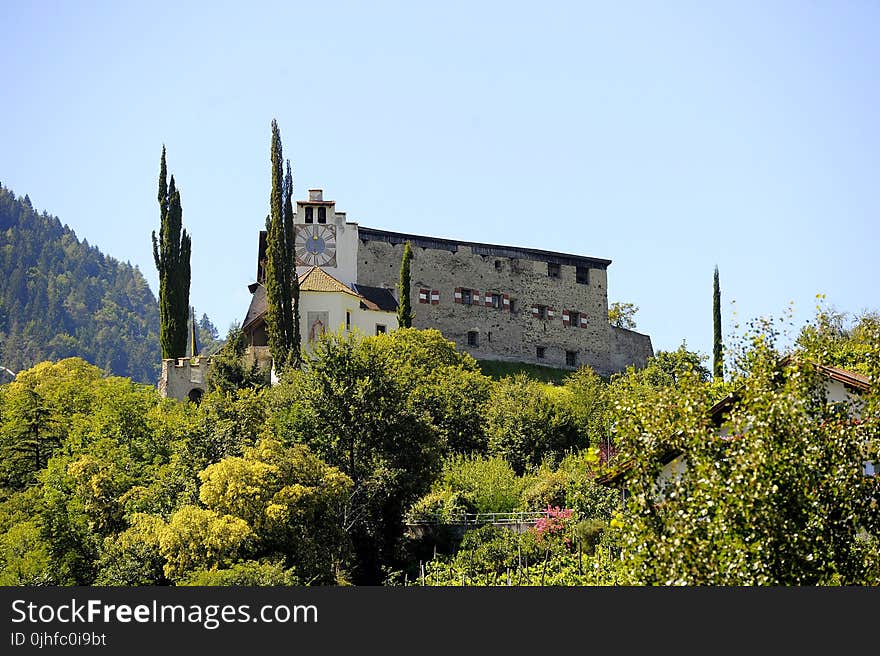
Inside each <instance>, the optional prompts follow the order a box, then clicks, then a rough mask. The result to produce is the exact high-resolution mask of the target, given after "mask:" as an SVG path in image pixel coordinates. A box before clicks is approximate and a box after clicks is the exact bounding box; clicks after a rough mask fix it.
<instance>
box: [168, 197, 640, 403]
mask: <svg viewBox="0 0 880 656" xmlns="http://www.w3.org/2000/svg"><path fill="white" fill-rule="evenodd" d="M294 223H295V226H294V230H295V242H296V265H297V275H298V276H299V279H300V326H301V330H302V335H301V337H302V343H303V345H304V347H305V348H307V349H308V348H309V344H310V343H311V342H312V341H313V340H314V339H316V338H317V337H318V336H319V335H320V334H321V333H323V332H326V331H328V330H329V331H335V330H337V329H340V328H341V329H343V330H345V331H351V330H357V331H358V332H360V333H361V334H367V335H370V334H377V333H380V332H385V331H388V330H394V329H395V328H397V315H396V309H397V304H398V301H399V298H398V296H397V294H398V291H397V283H398V279H399V274H400V263H401V260H402V257H403V248H404V244H405V243H407V242H409V244H410V246H411V248H412V255H413V258H412V262H411V265H410V279H411V288H410V300H411V304H412V307H413V310H414V313H415V318H414V320H413V326H414V327H416V328H436V329H438V330H440V332H441V333H443V335H444V336H445V337H446V338H447V339H450V340H452V341H453V342H455V344H456V345H457V347H458V348H459V350H462V351H466V352H468V353H470V354H471V355H472V356H473V357H475V358H477V359H478V360H503V361H510V362H526V363H533V364H539V365H546V366H550V367H556V368H560V369H572V370H574V369H577V368H579V367H581V366H584V365H587V366H589V367H591V368H592V369H594V370H595V371H596V372H597V373H599V374H600V375H604V376H608V375H610V374H612V373H615V372H618V371H622V370H624V369H626V367H628V366H630V365H635V366H636V367H642V366H644V365H645V364H646V362H647V360H648V358H649V357H651V356H652V355H653V349H652V347H651V338H650V337H649V336H648V335H644V334H641V333H637V332H635V331H632V330H626V329H624V328H618V327H616V326H612V325H611V324H610V323H609V321H608V266H609V265H610V264H611V260H605V259H600V258H595V257H587V256H583V255H571V254H568V253H557V252H552V251H543V250H537V249H533V248H521V247H517V246H501V245H497V244H481V243H475V242H468V241H459V240H453V239H440V238H435V237H425V236H420V235H410V234H404V233H399V232H389V231H387V230H377V229H375V228H367V227H363V226H359V225H358V224H357V223H353V222H349V221H348V220H347V218H346V214H345V212H338V211H336V203H335V202H334V201H332V200H324V197H323V191H322V190H321V189H310V190H309V197H308V200H301V201H297V203H296V217H295V222H294ZM265 262H266V232H265V231H261V232H260V234H259V242H258V256H257V272H256V273H257V280H256V282H254V283H252V284H250V285H249V286H248V289H249V290H250V292H251V294H252V296H251V303H250V307H249V308H248V310H247V313H246V315H245V318H244V321H243V322H242V331H243V332H244V333H245V335H246V337H247V339H248V342H249V349H248V351H249V354H248V357H249V358H250V359H251V361H256V362H258V363H259V364H260V365H261V366H262V367H264V368H266V369H271V362H272V360H271V354H270V353H269V349H268V340H267V335H266V325H265V312H266V290H265V287H264V286H263V283H264V272H265ZM209 365H210V360H209V359H207V358H199V357H192V358H179V359H175V360H163V362H162V375H161V378H160V380H159V391H160V393H161V394H162V396H168V397H172V398H177V399H189V400H191V401H196V402H197V401H198V400H199V399H200V398H201V395H202V394H203V392H204V391H205V390H206V389H207V388H206V381H207V378H208V369H209Z"/></svg>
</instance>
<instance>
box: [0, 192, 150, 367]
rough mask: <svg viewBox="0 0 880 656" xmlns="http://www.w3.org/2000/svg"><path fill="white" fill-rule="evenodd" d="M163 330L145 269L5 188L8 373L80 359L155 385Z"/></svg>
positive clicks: (3, 285) (0, 261)
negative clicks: (91, 242)
mask: <svg viewBox="0 0 880 656" xmlns="http://www.w3.org/2000/svg"><path fill="white" fill-rule="evenodd" d="M145 238H146V237H145ZM158 327H159V310H158V305H157V302H156V297H155V296H153V292H152V291H151V290H150V288H149V285H148V284H147V281H146V280H145V279H144V276H143V275H142V274H141V272H140V271H139V270H138V268H137V267H134V266H132V265H130V264H128V263H124V262H119V261H118V260H115V259H114V258H112V257H109V256H107V255H104V254H103V253H101V251H100V250H98V248H97V247H94V246H90V245H89V243H88V241H87V240H85V239H83V240H82V241H80V240H79V239H78V238H77V236H76V234H75V233H74V231H73V230H71V229H70V228H68V227H67V226H66V225H62V223H61V221H59V220H58V218H57V217H54V216H50V215H49V214H47V213H46V212H45V211H43V212H42V213H37V211H36V210H35V209H34V208H33V206H32V204H31V201H30V199H29V198H28V197H27V196H24V198H16V197H15V195H14V194H13V192H12V191H11V190H9V189H7V188H5V187H3V186H2V185H0V365H2V366H5V367H8V368H9V369H12V370H13V371H20V370H22V369H27V368H29V367H32V366H34V365H35V364H37V363H38V362H40V361H42V360H58V359H61V358H66V357H71V356H77V357H81V358H83V359H85V360H87V361H89V362H91V363H93V364H95V365H97V366H98V367H100V368H101V369H104V370H105V371H108V372H111V373H113V374H116V375H120V376H128V377H131V378H132V379H134V380H137V381H141V382H147V383H155V382H156V379H157V377H158V374H159V361H160V359H159V338H158Z"/></svg>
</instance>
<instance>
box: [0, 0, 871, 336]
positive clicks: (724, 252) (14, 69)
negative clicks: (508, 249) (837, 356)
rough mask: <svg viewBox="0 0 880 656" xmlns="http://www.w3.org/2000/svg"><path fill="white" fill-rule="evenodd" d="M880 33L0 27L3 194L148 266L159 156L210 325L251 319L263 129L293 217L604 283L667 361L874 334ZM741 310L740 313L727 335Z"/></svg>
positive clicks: (658, 15) (71, 7) (667, 19)
mask: <svg viewBox="0 0 880 656" xmlns="http://www.w3.org/2000/svg"><path fill="white" fill-rule="evenodd" d="M878 19H880V5H877V4H876V3H871V2H843V1H842V2H823V3H819V2H807V1H801V2H742V1H740V2H726V3H723V2H710V3H701V2H693V3H691V2H663V3H661V2H648V1H643V2H606V3H589V2H552V1H549V2H542V3H534V2H530V3H519V2H509V1H508V2H455V1H444V2H443V3H430V4H428V3H412V2H400V3H391V2H370V3H364V2H350V3H344V2H332V1H328V2H321V3H299V2H279V3H268V2H252V3H240V2H236V3H223V2H209V3H208V2H206V3H197V2H188V3H181V6H177V4H176V3H164V2H152V3H137V4H135V3H104V2H24V1H19V0H12V1H9V0H7V2H5V3H4V21H3V23H4V30H3V32H4V38H3V40H0V61H2V62H3V72H4V73H5V75H4V82H5V83H4V84H3V87H4V93H3V95H2V101H0V136H2V148H0V181H2V183H3V184H4V185H5V186H7V187H9V188H11V189H13V190H14V191H15V192H16V193H17V194H19V195H24V194H28V195H29V196H30V198H31V200H32V201H33V203H34V205H35V206H36V207H37V208H38V209H40V210H43V209H45V210H47V211H48V212H49V213H51V214H55V215H57V216H58V217H59V218H60V219H61V220H62V222H64V223H66V224H68V225H69V226H70V227H72V228H73V229H74V230H76V232H77V235H78V236H79V237H80V238H83V237H85V238H87V239H88V240H89V243H91V244H93V245H97V246H99V247H100V248H101V249H102V250H103V251H104V252H105V253H108V254H110V255H112V256H114V257H116V258H118V259H121V260H124V261H130V262H131V263H133V264H137V265H138V266H139V267H140V269H141V271H142V272H143V273H144V275H145V276H146V277H147V280H148V281H149V282H150V286H151V287H152V288H153V290H154V291H156V289H157V280H158V277H157V274H156V271H155V267H154V265H153V262H152V254H151V245H150V232H151V231H152V230H154V229H157V228H158V222H159V218H158V205H157V202H156V184H157V175H158V164H159V155H160V151H161V148H162V144H163V143H164V144H165V145H166V146H167V149H168V165H169V169H170V171H171V172H172V173H174V175H175V177H176V180H177V182H178V186H179V187H180V189H181V193H182V202H183V211H184V215H183V220H184V225H185V226H186V227H187V229H188V230H189V231H190V232H191V234H192V239H193V261H192V268H193V281H192V294H191V296H192V302H193V303H194V305H195V306H196V310H197V312H199V313H202V312H207V313H208V314H209V316H210V317H211V318H212V319H213V320H214V322H215V323H216V324H217V326H218V327H219V328H220V330H221V332H223V333H225V331H226V328H228V326H229V324H230V323H231V322H232V321H236V320H239V321H240V320H241V319H242V318H243V316H244V313H245V311H246V309H247V304H248V300H249V294H248V292H247V289H246V286H247V284H248V283H250V282H252V279H253V277H254V275H255V260H256V246H257V232H258V230H259V229H260V228H261V227H262V226H263V224H264V220H265V216H266V213H267V211H268V197H269V139H270V122H271V120H272V119H273V118H277V120H278V122H279V125H280V127H281V134H282V139H283V144H284V154H285V156H286V157H288V158H290V159H291V161H292V164H293V168H294V184H295V188H296V195H297V198H302V197H304V196H305V195H306V193H307V189H309V188H311V187H321V188H323V189H324V194H325V198H331V199H334V200H336V201H337V207H338V209H340V210H341V211H346V212H347V213H348V218H349V220H351V221H357V222H359V223H360V224H362V225H366V226H370V227H375V228H382V229H387V230H398V231H406V232H412V233H417V234H425V235H432V236H440V237H450V238H457V239H464V240H474V241H481V242H492V243H501V244H510V245H519V246H531V247H535V248H541V249H546V250H555V251H562V252H570V253H577V254H582V255H590V256H595V257H603V258H609V259H611V260H613V263H612V264H611V266H610V268H609V297H610V300H611V301H627V302H632V303H635V304H636V305H638V306H639V307H640V311H639V313H638V314H637V316H636V319H637V323H638V329H639V330H640V331H642V332H646V333H649V334H650V335H651V336H652V339H653V344H654V348H655V350H659V349H674V348H676V347H677V346H678V345H679V344H680V343H681V342H682V340H686V341H687V344H688V346H689V347H690V348H692V349H695V350H698V351H701V352H703V353H710V352H711V344H712V316H711V310H712V297H711V292H712V271H713V267H714V266H715V265H716V264H717V265H718V266H719V269H720V273H721V286H722V295H723V314H724V318H723V327H724V332H725V334H727V335H729V334H731V333H733V332H741V331H742V328H739V329H738V330H737V329H735V328H734V325H735V323H736V322H739V323H740V324H743V323H744V322H745V321H746V320H748V319H750V318H753V317H757V316H766V315H773V316H778V315H780V314H782V313H783V312H784V311H785V310H786V308H788V307H789V304H791V303H793V304H794V311H795V324H796V325H798V326H799V325H800V324H801V323H803V321H805V320H807V319H808V318H809V317H811V316H812V315H813V312H814V308H815V297H816V294H820V293H822V294H825V295H826V299H827V303H828V304H829V305H833V306H835V307H836V308H838V309H839V310H842V311H847V312H851V313H857V312H860V311H862V310H865V309H869V310H876V309H880V292H878V287H877V280H878V272H880V265H878V259H877V257H876V253H877V236H878V229H877V227H876V226H877V216H878V209H880V193H878V192H880V185H878V172H880V171H878V169H880V166H878V165H880V127H878V125H880V123H878V120H877V117H878V111H877V110H878V99H880V80H878V76H880V20H878ZM734 308H735V312H734Z"/></svg>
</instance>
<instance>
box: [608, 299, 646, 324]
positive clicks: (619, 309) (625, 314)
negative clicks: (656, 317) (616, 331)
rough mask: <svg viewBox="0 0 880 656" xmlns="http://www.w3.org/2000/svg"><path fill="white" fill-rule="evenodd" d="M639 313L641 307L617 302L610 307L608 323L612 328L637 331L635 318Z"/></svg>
mask: <svg viewBox="0 0 880 656" xmlns="http://www.w3.org/2000/svg"><path fill="white" fill-rule="evenodd" d="M638 311H639V306H638V305H635V304H634V303H619V302H615V303H612V304H611V305H610V306H609V307H608V321H609V322H610V323H611V325H612V326H617V327H618V328H626V329H627V330H635V328H636V320H635V316H636V312H638Z"/></svg>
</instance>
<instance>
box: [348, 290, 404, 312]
mask: <svg viewBox="0 0 880 656" xmlns="http://www.w3.org/2000/svg"><path fill="white" fill-rule="evenodd" d="M352 288H353V289H354V290H355V291H356V292H357V293H358V294H360V295H361V296H363V297H364V298H365V299H366V300H367V303H365V305H366V306H367V307H368V308H369V309H371V310H382V311H383V312H396V311H397V299H396V298H394V294H393V293H392V292H391V290H390V289H386V288H385V287H370V286H369V285H352Z"/></svg>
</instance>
